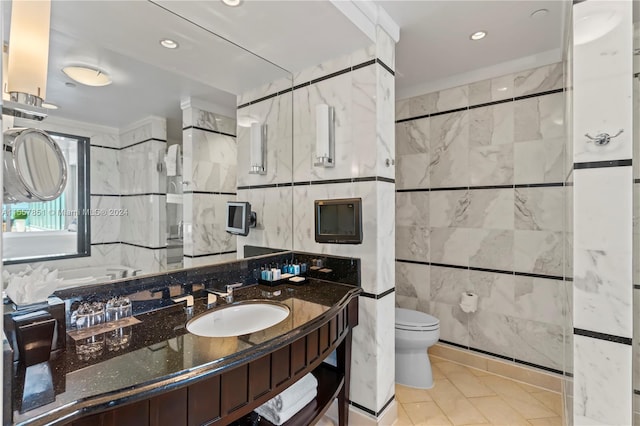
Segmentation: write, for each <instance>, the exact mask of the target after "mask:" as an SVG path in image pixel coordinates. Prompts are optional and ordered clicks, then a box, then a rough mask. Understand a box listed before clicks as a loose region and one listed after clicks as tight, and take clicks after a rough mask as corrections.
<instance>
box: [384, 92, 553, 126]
mask: <svg viewBox="0 0 640 426" xmlns="http://www.w3.org/2000/svg"><path fill="white" fill-rule="evenodd" d="M564 91H565V88H560V89H553V90H546V91H544V92H538V93H531V94H529V95H523V96H516V97H514V98H506V99H501V100H499V101H492V102H484V103H481V104H475V105H469V106H466V107H462V108H455V109H449V110H446V111H437V112H432V113H429V114H422V115H417V116H414V117H407V118H402V119H400V120H396V124H398V123H404V122H406V121H413V120H420V119H421V118H428V117H437V116H438V115H444V114H452V113H454V112H460V111H467V110H472V109H476V108H482V107H488V106H492V105H498V104H504V103H507V102H516V101H521V100H524V99H531V98H537V97H540V96H546V95H553V94H555V93H562V92H564Z"/></svg>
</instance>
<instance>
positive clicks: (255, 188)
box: [238, 31, 395, 420]
mask: <svg viewBox="0 0 640 426" xmlns="http://www.w3.org/2000/svg"><path fill="white" fill-rule="evenodd" d="M378 33H379V34H378V36H379V39H380V40H379V43H376V44H374V45H372V46H371V47H370V48H368V49H363V50H361V51H358V52H355V53H353V54H351V55H344V56H341V57H339V58H335V59H333V60H330V61H327V62H325V63H322V64H320V65H318V66H316V67H312V68H308V69H306V70H303V71H300V72H297V73H295V74H294V76H293V84H294V85H296V86H298V85H299V87H296V89H295V90H293V91H292V92H291V91H290V92H286V93H281V94H278V95H277V96H273V97H269V98H268V99H266V100H261V101H259V102H256V103H253V104H250V105H247V103H248V102H251V101H253V100H255V99H256V98H259V97H262V96H266V95H271V94H273V93H274V92H276V91H278V90H286V89H287V87H286V84H283V83H284V82H283V81H281V82H275V83H274V84H272V85H268V86H265V87H263V88H260V89H256V90H254V91H250V92H248V93H247V94H243V95H242V96H239V97H238V105H240V107H239V109H238V117H239V120H240V118H242V119H245V118H254V119H257V120H258V121H259V122H266V123H267V124H268V127H267V129H268V131H269V132H270V133H269V134H270V136H269V137H268V140H267V147H268V163H267V175H266V176H259V175H248V174H246V172H244V171H243V170H242V169H239V171H238V186H239V188H238V199H241V198H243V199H244V198H247V199H248V200H250V202H251V203H252V206H254V205H255V206H258V207H257V208H259V209H263V210H264V212H263V213H262V217H263V221H264V222H263V226H264V229H260V222H261V212H260V211H259V210H258V212H257V213H258V223H259V225H258V228H257V229H252V230H251V232H250V234H249V236H248V237H247V238H242V237H239V239H238V246H239V249H238V251H239V253H238V254H239V255H240V246H242V245H243V244H245V241H246V243H248V244H249V243H250V244H251V245H268V246H270V247H273V246H275V247H277V248H280V247H287V246H291V245H292V246H293V249H294V250H297V251H303V252H310V253H327V254H333V255H339V256H348V257H358V258H360V259H361V265H362V280H361V285H362V288H363V291H364V292H365V296H364V297H362V298H361V303H360V325H359V326H358V327H357V328H356V329H355V330H354V345H353V362H352V368H353V374H352V384H351V400H352V404H353V405H354V406H355V407H357V408H358V409H360V410H363V411H364V412H366V413H368V414H369V415H370V416H371V417H373V418H374V420H376V419H377V420H379V419H380V418H381V416H382V415H383V411H384V409H385V408H386V407H387V406H388V403H389V402H391V401H392V400H393V396H394V372H393V369H392V368H391V369H390V368H389V365H393V363H394V355H395V352H394V350H393V347H394V343H393V342H394V333H393V318H394V314H393V296H392V295H393V293H392V292H393V289H394V276H395V265H394V261H393V259H394V258H395V255H394V251H395V250H394V247H393V245H392V244H391V245H390V244H388V242H389V241H394V240H395V235H394V234H395V227H394V222H395V219H394V216H395V212H394V210H393V208H390V206H392V205H393V203H394V190H395V184H394V179H395V167H394V166H393V165H392V164H391V161H389V166H387V164H386V163H387V161H386V160H387V159H388V160H392V159H393V158H394V157H395V134H394V98H395V84H394V81H395V78H394V74H393V73H392V72H389V71H388V70H387V69H386V68H385V67H384V66H382V65H381V64H380V63H377V62H376V59H380V61H382V62H384V61H390V62H391V63H385V65H386V66H389V67H391V68H393V61H394V50H395V47H394V43H393V42H392V40H391V38H390V37H389V36H388V35H386V34H385V33H384V32H380V31H379V32H378ZM330 74H331V76H329V75H330ZM287 98H288V99H287ZM320 103H326V104H329V105H330V106H332V107H334V110H335V129H336V148H335V151H336V156H335V157H336V158H335V160H336V162H335V167H333V168H318V167H314V166H313V163H314V160H315V158H314V154H315V130H316V129H315V125H316V124H315V106H316V105H317V104H320ZM292 107H293V111H295V113H294V114H293V122H291V121H287V120H288V119H289V117H291V111H292V110H291V108H292ZM289 129H292V133H288V131H289ZM272 131H273V132H275V135H274V136H271V132H272ZM291 137H293V152H291V145H290V144H289V145H287V144H286V143H285V142H288V141H286V140H285V138H289V139H290V138H291ZM274 138H275V141H274V140H273V139H274ZM247 144H248V129H243V128H239V131H238V159H239V160H238V161H239V164H242V163H245V164H246V163H247V162H248V161H247V159H248V148H247ZM274 169H275V170H274ZM291 182H293V186H291ZM345 197H360V198H362V203H363V243H362V244H361V245H339V244H318V243H316V242H315V233H314V231H313V228H314V211H313V209H314V200H318V199H328V198H345ZM287 199H289V200H292V201H293V205H291V204H289V203H287V202H286V200H287ZM270 208H275V209H277V210H276V211H270V210H269V209H270ZM290 215H291V216H290ZM288 223H291V224H292V226H293V229H289V228H288V225H287V224H288ZM388 291H391V293H389V292H388ZM383 293H385V294H384V295H382V294H383ZM390 294H391V295H390ZM380 295H382V296H380ZM377 296H380V297H379V298H378V297H377Z"/></svg>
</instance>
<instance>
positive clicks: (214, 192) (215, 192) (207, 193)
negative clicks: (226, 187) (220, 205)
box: [183, 191, 238, 195]
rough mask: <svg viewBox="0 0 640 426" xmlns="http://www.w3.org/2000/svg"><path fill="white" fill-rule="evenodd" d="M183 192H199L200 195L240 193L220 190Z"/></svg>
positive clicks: (190, 192) (185, 192)
mask: <svg viewBox="0 0 640 426" xmlns="http://www.w3.org/2000/svg"><path fill="white" fill-rule="evenodd" d="M183 194H198V195H238V194H237V193H235V192H220V191H184V192H183Z"/></svg>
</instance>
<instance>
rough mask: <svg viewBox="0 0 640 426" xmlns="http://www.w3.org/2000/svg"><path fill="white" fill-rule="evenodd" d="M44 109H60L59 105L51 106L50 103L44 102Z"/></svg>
mask: <svg viewBox="0 0 640 426" xmlns="http://www.w3.org/2000/svg"><path fill="white" fill-rule="evenodd" d="M42 108H46V109H58V105H56V104H50V103H48V102H43V103H42Z"/></svg>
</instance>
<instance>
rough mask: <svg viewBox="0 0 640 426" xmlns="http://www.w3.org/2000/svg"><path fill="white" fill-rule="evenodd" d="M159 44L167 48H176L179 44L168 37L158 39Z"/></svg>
mask: <svg viewBox="0 0 640 426" xmlns="http://www.w3.org/2000/svg"><path fill="white" fill-rule="evenodd" d="M160 45H161V46H162V47H166V48H167V49H177V48H178V46H179V44H178V42H177V41H175V40H171V39H170V38H163V39H162V40H160Z"/></svg>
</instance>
